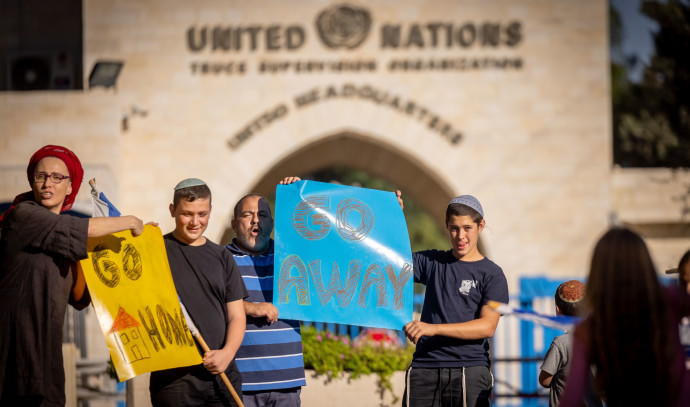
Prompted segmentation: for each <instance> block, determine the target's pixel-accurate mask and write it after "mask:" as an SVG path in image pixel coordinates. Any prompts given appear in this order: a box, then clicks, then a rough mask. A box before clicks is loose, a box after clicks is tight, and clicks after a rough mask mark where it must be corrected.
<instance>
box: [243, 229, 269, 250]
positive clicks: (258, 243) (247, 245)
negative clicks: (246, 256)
mask: <svg viewBox="0 0 690 407" xmlns="http://www.w3.org/2000/svg"><path fill="white" fill-rule="evenodd" d="M249 233H250V232H247V233H235V234H236V235H237V242H238V243H239V246H240V247H242V248H243V249H244V250H245V251H248V252H250V253H255V254H260V253H263V252H264V251H266V249H268V243H269V242H270V240H271V233H270V232H269V233H266V232H265V231H264V230H259V233H258V234H257V235H256V239H254V240H253V241H252V240H251V239H250V237H249Z"/></svg>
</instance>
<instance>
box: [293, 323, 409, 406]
mask: <svg viewBox="0 0 690 407" xmlns="http://www.w3.org/2000/svg"><path fill="white" fill-rule="evenodd" d="M302 344H303V346H304V367H305V368H306V369H313V370H314V371H315V372H316V374H318V375H323V376H325V378H326V382H328V381H330V380H332V379H334V378H338V377H341V376H345V377H347V378H348V379H357V378H359V377H360V376H363V375H369V374H373V375H376V376H377V386H378V390H379V393H380V395H381V397H383V394H384V393H385V392H386V391H388V392H390V393H391V395H393V402H394V403H395V402H396V401H397V399H398V398H397V397H396V396H395V394H394V393H393V385H392V383H391V376H392V375H393V373H395V372H397V371H404V370H406V369H407V368H408V366H409V365H410V362H411V361H412V354H413V353H414V346H408V345H407V344H406V343H401V341H400V338H399V337H398V335H397V333H396V332H395V331H392V330H388V329H367V330H364V331H363V332H362V334H360V335H359V336H358V337H357V338H355V339H354V340H350V338H349V337H347V336H344V335H335V334H333V333H331V332H327V331H317V330H316V329H315V328H314V327H311V326H304V327H302Z"/></svg>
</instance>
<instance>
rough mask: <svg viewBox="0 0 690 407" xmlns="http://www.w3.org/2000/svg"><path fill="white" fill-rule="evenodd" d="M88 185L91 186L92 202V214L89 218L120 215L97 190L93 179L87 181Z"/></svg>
mask: <svg viewBox="0 0 690 407" xmlns="http://www.w3.org/2000/svg"><path fill="white" fill-rule="evenodd" d="M89 185H91V198H92V199H91V201H92V202H93V214H92V215H91V216H92V217H93V218H98V217H117V216H120V215H121V214H120V211H118V210H117V208H116V207H115V205H113V203H112V202H110V201H109V200H108V198H106V197H105V194H104V193H103V192H100V191H99V190H98V187H97V186H96V179H95V178H94V179H92V180H90V181H89Z"/></svg>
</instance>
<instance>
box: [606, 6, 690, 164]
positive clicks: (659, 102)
mask: <svg viewBox="0 0 690 407" xmlns="http://www.w3.org/2000/svg"><path fill="white" fill-rule="evenodd" d="M641 10H642V13H643V14H645V15H647V16H648V17H649V18H651V19H652V20H655V21H656V22H657V23H658V24H659V29H658V31H656V32H654V33H653V38H654V44H655V47H656V53H655V54H654V55H653V56H652V58H651V61H650V64H649V66H646V67H645V68H644V74H643V77H642V80H641V81H640V82H639V83H629V82H627V80H626V79H625V78H624V76H623V74H624V72H625V67H623V66H621V65H617V64H612V101H613V122H614V127H613V132H614V148H613V150H614V161H615V162H616V163H617V164H619V165H622V166H625V167H672V168H688V167H690V58H688V55H690V54H689V53H688V49H689V48H690V3H689V2H688V1H682V0H668V1H651V0H646V1H644V2H642V8H641Z"/></svg>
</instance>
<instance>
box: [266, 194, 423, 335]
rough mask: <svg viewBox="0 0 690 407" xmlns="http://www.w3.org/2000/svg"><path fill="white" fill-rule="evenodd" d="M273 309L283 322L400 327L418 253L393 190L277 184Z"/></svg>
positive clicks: (408, 308)
mask: <svg viewBox="0 0 690 407" xmlns="http://www.w3.org/2000/svg"><path fill="white" fill-rule="evenodd" d="M275 219H276V221H275V266H274V267H275V269H274V279H273V304H274V305H275V306H276V307H278V311H279V313H280V317H281V318H286V319H297V320H302V321H318V322H334V323H340V324H350V325H362V326H370V327H377V328H391V329H402V328H403V326H404V325H405V324H406V323H407V322H409V321H411V320H412V285H413V278H412V277H413V274H412V254H411V252H410V241H409V237H408V234H407V226H406V224H405V218H404V216H403V212H402V209H401V208H400V205H399V203H398V200H397V198H396V197H395V194H394V193H393V192H386V191H377V190H372V189H366V188H357V187H349V186H342V185H333V184H325V183H322V182H315V181H299V182H296V183H294V184H290V185H278V190H277V192H276V214H275Z"/></svg>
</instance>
